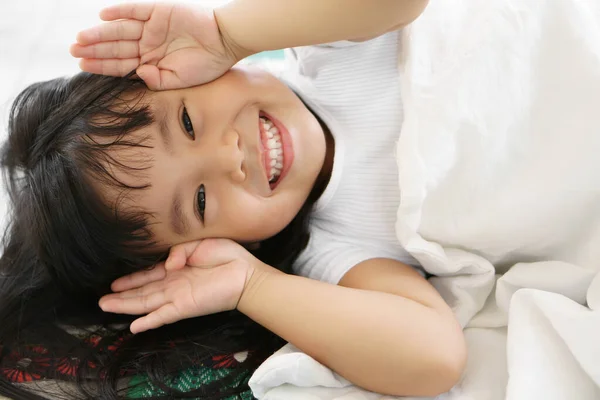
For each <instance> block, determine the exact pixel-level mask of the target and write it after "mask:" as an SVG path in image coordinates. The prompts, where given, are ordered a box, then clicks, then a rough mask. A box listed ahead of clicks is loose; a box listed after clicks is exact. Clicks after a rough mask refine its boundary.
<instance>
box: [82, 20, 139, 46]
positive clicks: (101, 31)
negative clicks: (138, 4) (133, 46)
mask: <svg viewBox="0 0 600 400" xmlns="http://www.w3.org/2000/svg"><path fill="white" fill-rule="evenodd" d="M143 30H144V23H143V22H140V21H131V20H127V21H115V22H107V23H106V24H102V25H98V26H94V27H93V28H89V29H86V30H83V31H81V32H79V33H78V34H77V36H76V37H75V39H76V40H77V43H79V44H81V45H83V46H87V45H90V44H94V43H100V42H113V41H116V40H139V39H140V38H141V37H142V32H143Z"/></svg>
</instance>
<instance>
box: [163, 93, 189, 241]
mask: <svg viewBox="0 0 600 400" xmlns="http://www.w3.org/2000/svg"><path fill="white" fill-rule="evenodd" d="M158 110H160V111H157V113H156V115H157V118H156V120H157V121H158V132H159V134H160V137H161V138H162V141H163V143H164V145H165V148H166V149H167V151H168V152H169V153H172V152H173V147H172V146H171V134H172V133H171V129H170V128H169V111H168V110H169V105H168V104H167V102H165V101H159V104H158ZM171 204H172V207H171V213H170V216H169V219H170V220H171V229H172V230H173V232H175V233H176V234H178V235H180V236H182V235H185V234H187V233H188V232H189V223H188V220H187V218H186V217H185V213H184V212H183V201H182V196H181V188H179V187H176V188H175V194H174V195H173V200H172V201H171Z"/></svg>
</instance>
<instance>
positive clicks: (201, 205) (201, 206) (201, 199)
mask: <svg viewBox="0 0 600 400" xmlns="http://www.w3.org/2000/svg"><path fill="white" fill-rule="evenodd" d="M197 201H198V214H200V218H202V223H204V210H205V209H206V188H205V187H204V185H200V188H199V189H198V194H197Z"/></svg>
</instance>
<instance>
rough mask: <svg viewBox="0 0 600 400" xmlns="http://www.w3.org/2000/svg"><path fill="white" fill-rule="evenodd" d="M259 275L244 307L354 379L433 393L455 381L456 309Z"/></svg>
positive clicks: (389, 390) (386, 389) (394, 390)
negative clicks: (452, 355)
mask: <svg viewBox="0 0 600 400" xmlns="http://www.w3.org/2000/svg"><path fill="white" fill-rule="evenodd" d="M255 274H257V276H255V277H254V278H253V279H252V280H251V282H250V284H249V285H248V287H247V288H246V290H245V292H244V294H243V296H242V299H241V300H240V303H239V306H238V309H239V310H240V311H241V312H243V313H244V314H246V315H248V316H249V317H250V318H252V319H254V320H255V321H257V322H258V323H260V324H261V325H263V326H265V327H266V328H268V329H270V330H271V331H273V332H275V333H276V334H278V335H280V336H281V337H283V338H284V339H285V340H287V341H289V342H291V343H293V344H294V345H296V346H297V347H298V348H300V349H301V350H303V351H304V352H306V353H307V354H309V355H311V356H312V357H313V358H315V359H317V360H318V361H320V362H322V363H323V364H325V365H327V366H328V367H330V368H332V369H333V370H335V371H336V372H338V373H339V374H340V375H342V376H344V377H345V378H347V379H348V380H350V381H351V382H353V383H355V384H357V385H360V386H362V387H364V388H366V389H369V390H372V391H376V392H380V393H386V394H392V395H413V396H428V395H436V394H438V393H440V392H444V391H446V390H448V389H450V387H451V386H452V385H453V383H454V382H455V381H456V379H457V378H456V376H450V375H452V370H453V368H454V367H453V364H456V362H455V360H451V359H447V358H449V357H450V356H449V357H445V356H444V355H445V354H448V355H451V354H453V353H452V352H448V351H447V349H449V348H452V346H457V345H458V346H460V345H462V343H461V341H462V336H461V333H460V329H459V328H458V327H457V325H456V323H455V321H454V320H453V316H452V315H451V314H450V313H445V312H440V311H439V310H436V309H433V308H430V307H427V306H424V305H422V304H420V303H418V302H416V301H413V300H409V299H406V298H404V297H400V296H396V295H393V294H389V293H381V292H375V291H367V290H359V289H350V288H345V287H340V286H335V285H329V284H325V283H322V282H318V281H314V280H309V279H306V278H302V277H296V276H291V275H285V274H277V273H269V272H264V271H262V272H255ZM457 369H459V368H457ZM449 371H450V373H449ZM457 373H459V374H460V371H457ZM454 375H455V374H454Z"/></svg>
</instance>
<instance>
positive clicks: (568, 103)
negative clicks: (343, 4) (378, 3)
mask: <svg viewBox="0 0 600 400" xmlns="http://www.w3.org/2000/svg"><path fill="white" fill-rule="evenodd" d="M402 36H403V42H402V47H401V56H400V59H399V66H400V72H399V73H400V74H401V77H402V83H401V84H402V92H403V107H404V115H405V122H404V125H403V128H402V131H401V132H399V141H398V147H397V153H396V154H397V157H398V168H399V172H400V178H399V185H400V190H401V193H402V199H401V204H400V207H399V210H398V215H397V217H398V218H397V224H396V232H397V235H398V240H399V241H400V242H401V243H402V244H403V246H404V247H405V248H406V249H407V250H408V251H409V252H410V253H412V255H413V256H415V258H417V259H418V260H419V261H420V262H421V264H422V265H423V266H424V268H425V269H426V270H428V271H429V272H430V273H432V274H434V275H437V277H436V278H432V279H431V282H432V283H433V284H434V285H435V286H436V288H437V289H438V290H439V291H440V293H441V294H442V295H443V296H444V298H445V299H446V300H447V302H448V303H449V304H450V305H451V306H452V308H453V310H454V311H455V313H456V314H457V316H458V318H459V320H460V321H461V323H462V324H463V325H464V326H465V327H466V329H465V334H466V337H467V342H468V347H469V361H468V366H467V370H466V373H465V374H464V377H463V379H462V381H461V382H460V383H459V384H458V385H457V386H456V387H455V388H454V389H453V390H452V391H451V392H450V393H447V394H445V395H443V396H440V397H439V398H440V399H444V400H501V399H506V400H567V399H569V400H570V399H576V400H594V399H600V388H599V386H600V340H598V338H600V275H598V270H599V269H600V157H598V155H599V154H600V112H599V105H600V2H598V1H597V0H486V1H480V0H431V2H430V5H429V7H428V8H427V10H426V11H425V13H424V15H423V16H421V17H420V18H419V19H418V20H417V21H416V22H415V23H414V24H412V25H411V26H410V27H408V28H407V29H405V30H404V32H403V33H402ZM506 271H507V272H506ZM504 272H505V273H504ZM502 273H504V275H502V276H501V277H499V279H497V278H498V275H497V274H502ZM399 373H401V371H399ZM251 386H252V388H253V389H254V390H255V393H256V394H257V395H258V396H259V397H260V398H261V399H268V400H290V399H303V400H308V399H311V400H325V399H327V400H333V399H336V400H342V399H343V400H347V399H364V400H373V399H389V397H385V396H379V395H376V394H373V393H368V392H364V391H362V390H360V389H359V388H356V387H352V386H351V385H349V384H348V382H346V381H344V380H343V379H341V378H340V377H338V376H337V375H335V374H332V373H331V371H329V370H327V369H326V368H324V367H322V366H320V365H319V364H318V363H316V362H315V361H314V360H312V359H311V358H310V357H308V356H306V355H304V354H302V353H300V352H298V351H297V350H295V349H294V348H292V347H291V346H288V347H287V348H284V349H282V350H281V351H280V353H278V354H276V355H275V356H273V357H272V358H271V359H269V360H267V361H266V362H265V363H264V364H263V365H262V366H261V367H260V368H259V370H258V371H257V372H256V373H255V375H254V376H253V378H252V380H251Z"/></svg>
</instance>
